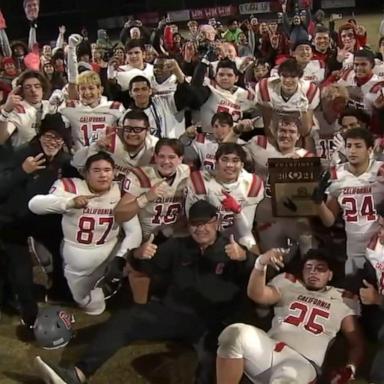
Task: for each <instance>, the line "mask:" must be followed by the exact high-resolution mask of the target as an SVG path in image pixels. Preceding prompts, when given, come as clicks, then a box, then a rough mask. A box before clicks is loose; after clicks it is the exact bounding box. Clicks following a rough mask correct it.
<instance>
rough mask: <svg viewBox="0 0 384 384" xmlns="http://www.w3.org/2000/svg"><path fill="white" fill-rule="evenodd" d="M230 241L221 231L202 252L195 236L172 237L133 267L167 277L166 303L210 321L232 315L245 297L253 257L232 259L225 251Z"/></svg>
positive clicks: (133, 263) (150, 273)
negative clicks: (150, 255)
mask: <svg viewBox="0 0 384 384" xmlns="http://www.w3.org/2000/svg"><path fill="white" fill-rule="evenodd" d="M228 243H229V240H228V239H226V238H225V237H223V236H222V235H221V234H218V238H217V240H216V242H215V243H214V244H213V245H212V246H210V247H208V248H207V249H206V250H205V251H204V253H201V250H200V247H199V245H198V244H197V243H196V242H195V241H194V240H193V238H192V237H187V238H172V239H169V240H167V241H166V242H165V243H162V244H160V245H159V247H158V249H157V253H156V255H155V256H154V257H153V258H152V259H150V260H137V259H133V260H132V266H133V267H134V268H137V269H138V270H140V271H143V272H146V273H148V274H149V275H152V274H162V275H165V276H167V278H168V281H169V286H168V290H167V293H166V294H165V297H164V302H165V304H167V305H169V306H172V307H173V308H176V309H178V310H182V311H187V312H194V313H196V314H197V315H198V316H199V317H201V318H203V319H205V320H206V322H207V323H216V322H217V321H221V320H223V319H225V318H228V317H231V316H232V315H233V314H234V313H235V312H236V311H237V309H238V308H239V305H240V304H242V303H244V299H246V294H245V291H246V286H247V283H248V279H249V275H250V273H251V270H252V267H253V264H254V257H253V256H252V255H251V254H248V253H247V258H246V260H244V261H233V260H231V259H229V257H228V256H227V255H226V253H225V250H224V248H225V246H226V245H227V244H228Z"/></svg>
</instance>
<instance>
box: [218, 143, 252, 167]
mask: <svg viewBox="0 0 384 384" xmlns="http://www.w3.org/2000/svg"><path fill="white" fill-rule="evenodd" d="M229 154H236V155H237V156H239V158H240V160H241V162H242V163H246V161H247V155H246V153H245V151H244V149H243V148H242V146H241V145H239V144H237V143H223V144H220V145H219V148H218V149H217V151H216V154H215V159H216V161H218V160H219V159H220V157H221V156H223V155H229Z"/></svg>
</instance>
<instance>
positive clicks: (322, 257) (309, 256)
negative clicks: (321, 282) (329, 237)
mask: <svg viewBox="0 0 384 384" xmlns="http://www.w3.org/2000/svg"><path fill="white" fill-rule="evenodd" d="M309 260H317V261H323V262H325V263H327V265H328V268H329V269H330V270H331V271H334V270H335V262H334V261H333V260H332V258H331V257H330V255H329V252H328V251H327V250H326V249H324V248H316V249H315V248H311V249H310V250H309V251H308V252H307V253H306V254H305V255H304V256H303V257H302V259H301V270H303V268H304V265H305V263H306V262H307V261H309Z"/></svg>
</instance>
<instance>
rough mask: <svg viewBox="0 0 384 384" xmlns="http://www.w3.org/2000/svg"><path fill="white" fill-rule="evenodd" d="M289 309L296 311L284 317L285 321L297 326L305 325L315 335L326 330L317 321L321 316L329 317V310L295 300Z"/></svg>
mask: <svg viewBox="0 0 384 384" xmlns="http://www.w3.org/2000/svg"><path fill="white" fill-rule="evenodd" d="M289 310H290V311H292V312H294V313H293V314H292V315H289V316H287V317H286V318H285V319H284V323H288V324H292V325H294V326H296V327H299V326H301V325H303V327H304V329H306V330H307V331H308V332H311V333H313V334H315V335H318V334H320V333H322V332H324V326H323V325H322V324H320V323H318V322H317V320H318V319H319V318H323V319H328V318H329V312H327V311H324V310H323V309H320V308H317V307H314V308H310V307H309V306H308V305H307V304H305V303H302V302H299V301H294V302H293V303H292V304H291V305H290V306H289Z"/></svg>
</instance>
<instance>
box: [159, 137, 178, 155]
mask: <svg viewBox="0 0 384 384" xmlns="http://www.w3.org/2000/svg"><path fill="white" fill-rule="evenodd" d="M164 146H167V147H171V148H172V149H173V151H174V152H175V153H176V155H177V156H179V157H181V156H183V155H184V146H183V144H182V143H181V142H180V140H178V139H169V138H167V137H163V138H161V139H159V141H158V142H157V143H156V145H155V153H156V155H158V154H159V152H160V149H161V148H162V147H164Z"/></svg>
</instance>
